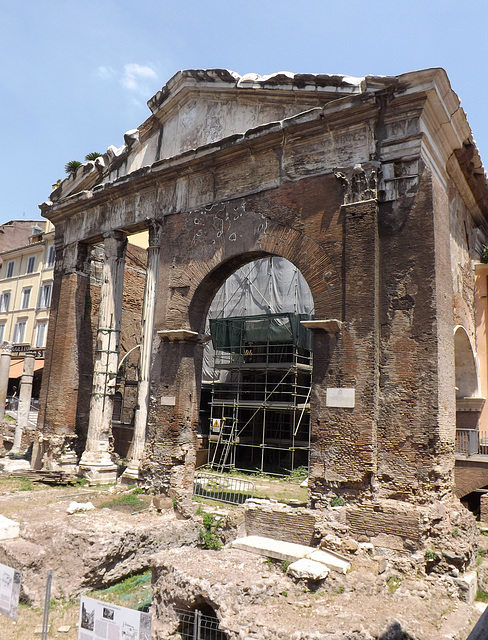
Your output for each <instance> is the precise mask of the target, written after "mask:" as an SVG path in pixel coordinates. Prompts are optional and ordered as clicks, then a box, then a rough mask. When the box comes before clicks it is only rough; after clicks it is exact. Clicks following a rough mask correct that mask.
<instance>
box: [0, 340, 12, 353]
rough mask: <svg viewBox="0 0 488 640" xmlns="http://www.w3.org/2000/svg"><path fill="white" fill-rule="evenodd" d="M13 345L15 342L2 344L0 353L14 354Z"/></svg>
mask: <svg viewBox="0 0 488 640" xmlns="http://www.w3.org/2000/svg"><path fill="white" fill-rule="evenodd" d="M13 346H14V343H13V342H4V343H3V344H2V346H1V347H0V354H1V355H3V354H5V355H8V356H10V355H12V348H13Z"/></svg>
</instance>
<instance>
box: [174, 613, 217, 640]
mask: <svg viewBox="0 0 488 640" xmlns="http://www.w3.org/2000/svg"><path fill="white" fill-rule="evenodd" d="M176 613H177V615H178V618H179V619H180V624H179V627H178V633H179V634H180V635H181V638H182V640H228V638H229V636H228V635H227V634H226V633H225V632H224V631H222V630H221V629H219V620H218V618H217V617H216V616H215V617H214V616H206V615H203V613H202V612H201V611H200V610H199V609H195V611H185V610H184V609H176Z"/></svg>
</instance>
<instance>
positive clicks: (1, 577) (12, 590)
mask: <svg viewBox="0 0 488 640" xmlns="http://www.w3.org/2000/svg"><path fill="white" fill-rule="evenodd" d="M19 595H20V571H17V570H16V569H12V568H11V567H7V566H6V565H4V564H0V613H3V614H5V615H6V616H8V617H9V618H13V619H14V620H17V610H18V608H19Z"/></svg>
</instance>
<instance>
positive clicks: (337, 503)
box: [330, 496, 346, 507]
mask: <svg viewBox="0 0 488 640" xmlns="http://www.w3.org/2000/svg"><path fill="white" fill-rule="evenodd" d="M345 504H346V501H345V500H344V498H341V497H340V496H334V497H333V498H332V500H331V501H330V506H331V507H343V506H344V505H345Z"/></svg>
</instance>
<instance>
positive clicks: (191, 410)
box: [141, 329, 203, 497]
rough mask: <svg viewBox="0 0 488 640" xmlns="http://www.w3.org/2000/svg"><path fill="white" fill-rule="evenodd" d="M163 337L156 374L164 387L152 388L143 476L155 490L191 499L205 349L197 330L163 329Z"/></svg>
mask: <svg viewBox="0 0 488 640" xmlns="http://www.w3.org/2000/svg"><path fill="white" fill-rule="evenodd" d="M158 335H159V337H160V339H161V343H160V348H159V350H158V352H157V354H156V357H155V359H154V361H153V365H152V375H153V376H154V378H157V379H158V381H159V383H158V384H155V385H154V386H153V387H151V396H150V406H149V421H148V430H147V433H148V437H147V442H146V449H145V455H144V461H143V462H142V463H141V472H142V473H143V474H144V475H145V476H146V477H149V478H150V482H151V484H152V485H153V486H154V487H155V489H158V490H164V491H166V492H169V493H170V495H178V496H180V497H182V496H188V495H191V493H192V490H193V475H194V470H195V457H196V454H195V449H196V427H197V425H198V418H199V406H200V387H201V365H202V355H203V348H202V345H201V343H200V340H199V338H200V336H199V335H198V334H197V333H196V332H194V331H189V330H186V329H181V330H179V329H174V330H162V331H158ZM154 461H157V462H156V463H155V462H154Z"/></svg>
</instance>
